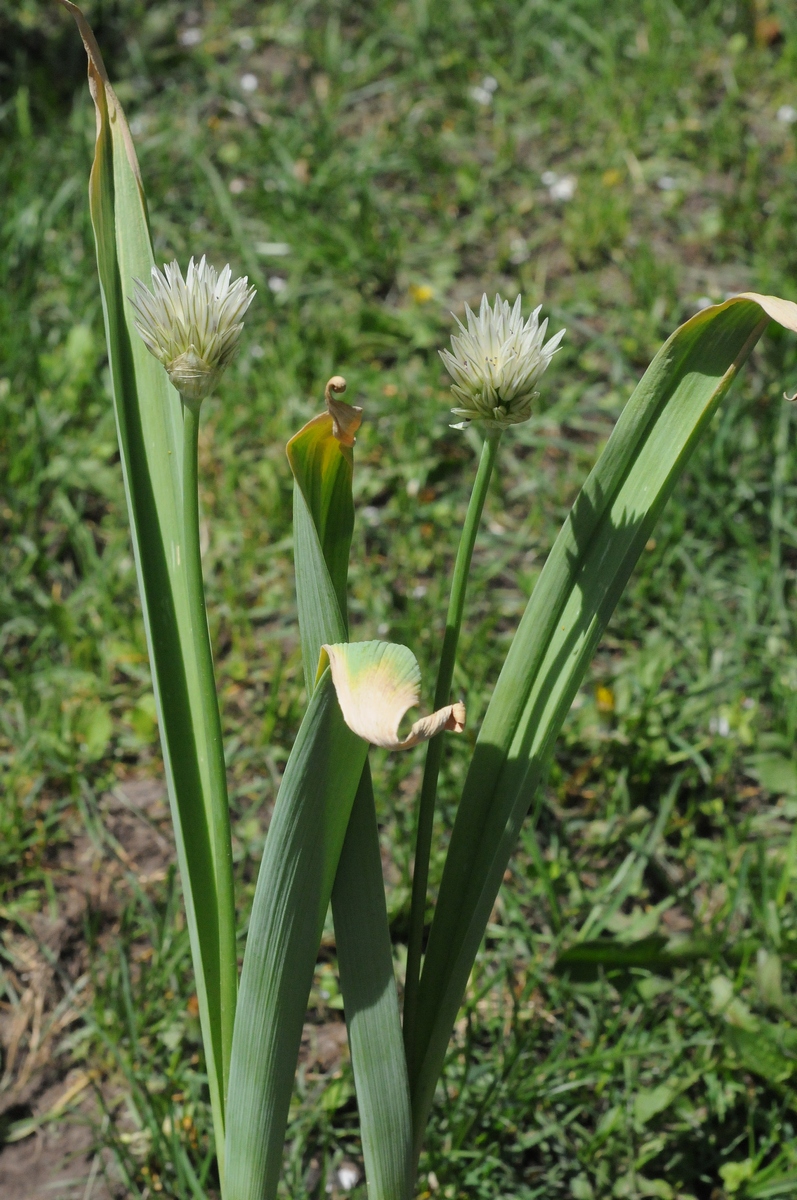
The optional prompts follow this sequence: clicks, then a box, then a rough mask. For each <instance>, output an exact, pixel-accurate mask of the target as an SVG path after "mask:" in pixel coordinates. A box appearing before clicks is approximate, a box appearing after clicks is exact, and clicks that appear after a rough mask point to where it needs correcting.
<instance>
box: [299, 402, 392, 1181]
mask: <svg viewBox="0 0 797 1200" xmlns="http://www.w3.org/2000/svg"><path fill="white" fill-rule="evenodd" d="M342 382H343V381H342V380H336V381H334V383H335V384H337V386H333V381H332V380H330V383H329V384H328V385H327V404H328V408H329V409H330V412H329V413H328V414H324V415H323V416H321V417H316V418H315V419H314V420H313V421H310V422H309V423H308V424H307V425H305V427H304V428H303V429H302V430H300V431H299V433H298V434H297V435H296V436H295V437H294V438H292V439H291V441H290V442H289V443H288V458H289V460H290V463H291V467H292V469H293V472H294V476H295V485H294V554H295V561H296V591H297V598H298V608H299V624H300V630H301V636H302V653H303V655H304V666H305V678H306V680H307V687H308V692H312V690H313V687H314V686H315V680H316V667H317V664H318V662H319V657H320V653H321V647H322V645H323V644H324V643H340V642H343V641H345V640H346V637H347V624H346V585H347V578H348V559H349V549H350V543H351V535H352V528H353V520H354V504H353V501H352V495H351V483H352V452H351V447H350V443H351V440H352V435H353V432H354V429H355V428H356V425H357V424H358V423H359V410H354V409H352V410H351V413H350V412H348V411H347V409H348V408H349V406H347V405H344V404H343V403H342V402H341V401H334V400H333V401H332V402H330V392H331V391H342V387H341V386H340V385H341V384H342ZM352 414H353V415H352ZM341 436H342V441H341ZM332 916H333V920H334V923H335V938H336V942H337V953H338V964H339V967H340V974H341V987H342V991H343V1002H344V1006H345V1013H346V1024H347V1027H348V1034H349V1044H350V1047H351V1056H352V1066H353V1069H354V1081H355V1085H356V1088H357V1103H358V1107H359V1112H360V1129H361V1134H362V1142H363V1157H364V1159H365V1172H366V1177H367V1180H368V1188H369V1196H370V1200H410V1197H411V1195H412V1122H411V1119H410V1102H409V1081H408V1078H407V1064H406V1061H405V1058H404V1045H403V1039H402V1034H401V1018H400V1014H399V1003H398V994H397V991H396V981H395V976H394V973H393V954H392V947H391V943H390V930H389V927H388V920H387V907H386V903H385V892H384V884H383V880H382V857H381V853H380V848H379V829H378V826H377V821H376V808H375V805H374V794H373V787H372V784H371V773H370V769H369V767H368V763H367V762H366V764H365V768H364V770H363V775H362V778H361V780H360V786H359V789H358V792H357V798H356V800H355V803H354V807H353V809H352V814H351V817H350V819H349V826H348V829H347V831H346V839H345V842H344V846H343V851H342V853H341V858H340V863H339V865H338V873H337V877H336V879H335V886H334V889H333V892H332Z"/></svg>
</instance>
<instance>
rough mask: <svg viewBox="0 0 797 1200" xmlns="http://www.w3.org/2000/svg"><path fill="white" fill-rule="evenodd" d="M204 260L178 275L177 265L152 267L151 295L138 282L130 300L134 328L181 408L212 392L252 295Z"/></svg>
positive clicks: (242, 282)
mask: <svg viewBox="0 0 797 1200" xmlns="http://www.w3.org/2000/svg"><path fill="white" fill-rule="evenodd" d="M231 277H232V272H231V271H230V267H229V265H228V266H226V267H225V268H224V270H223V271H222V272H221V274H217V273H216V271H215V269H214V268H213V267H211V266H208V264H207V262H206V261H205V256H204V255H203V256H202V259H201V261H200V263H199V265H198V266H197V264H196V263H195V262H194V260H193V258H192V259H191V261H190V263H189V264H188V270H187V271H186V274H185V279H183V274H182V272H181V270H180V268H179V266H178V264H177V263H176V262H173V263H170V264H168V265H166V264H165V265H164V268H163V271H159V270H158V268H157V267H153V268H152V287H153V290H152V291H150V290H149V288H148V287H147V286H146V284H144V283H142V281H141V280H140V279H136V280H135V285H136V292H135V295H134V296H132V297H131V303H132V305H133V308H134V310H135V325H136V329H137V330H138V332H139V333H140V334H141V337H142V338H143V340H144V344H145V345H146V347H147V349H148V350H149V351H150V353H151V354H154V355H155V357H156V358H157V359H158V361H159V362H161V363H163V365H164V367H165V368H166V370H167V372H168V374H169V378H170V379H171V381H172V383H173V384H174V386H175V387H176V388H177V390H178V392H179V393H180V395H181V396H182V398H183V400H184V401H185V402H186V404H200V403H201V402H202V401H203V400H204V398H205V396H207V395H208V394H209V393H210V392H212V391H213V388H214V387H215V386H216V384H217V383H218V381H219V379H220V377H221V375H222V372H223V371H224V370H225V368H226V367H227V366H228V365H229V363H230V362H231V361H232V359H233V357H234V356H235V352H236V350H237V349H238V342H239V339H240V336H241V330H242V329H243V327H244V326H243V318H244V314H245V313H246V310H247V309H248V307H249V305H250V304H251V303H252V300H253V299H254V295H255V289H254V288H253V287H248V286H247V285H248V281H247V278H246V276H244V277H243V278H242V279H236V280H235V282H234V283H233V282H231Z"/></svg>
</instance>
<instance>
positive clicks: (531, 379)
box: [440, 296, 565, 429]
mask: <svg viewBox="0 0 797 1200" xmlns="http://www.w3.org/2000/svg"><path fill="white" fill-rule="evenodd" d="M465 313H466V315H467V321H468V327H467V329H466V328H465V326H464V325H463V324H462V322H461V321H460V320H459V319H458V318H455V320H456V322H457V325H458V326H459V329H460V332H459V334H454V335H453V337H452V338H451V350H441V351H440V357H441V358H442V360H443V362H444V363H445V365H446V370H447V371H448V373H449V375H450V376H451V377H452V379H453V380H454V383H453V385H452V387H451V391H452V392H453V393H454V395H455V396H456V398H457V399H458V400H459V401H460V404H461V407H459V408H452V410H451V411H452V412H453V414H454V416H455V417H461V418H462V421H461V422H460V423H459V424H457V425H455V426H453V428H454V429H465V428H466V427H467V425H468V424H469V422H471V421H482V422H483V423H484V424H485V425H486V426H490V427H492V428H494V429H504V428H505V427H506V426H507V425H517V424H519V422H521V421H528V419H529V417H530V416H531V406H532V403H533V401H534V400H536V398H537V396H539V392H538V391H537V390H536V385H537V382H538V381H539V379H540V377H541V376H542V374H543V372H544V371H545V369H546V367H547V366H548V364H549V362H550V361H551V358H552V357H553V355H554V352H555V351H556V349H557V348H558V346H559V343H560V342H561V340H562V338H563V337H564V332H565V331H564V329H562V330H560V332H559V333H557V334H554V336H553V337H552V338H551V339H550V340H549V341H548V342H547V343H545V331H546V329H547V328H548V321H547V320H545V321H543V322H542V324H540V321H539V316H540V309H539V308H536V309H535V310H534V312H533V313H532V314H531V316H530V317H529V319H528V321H526V322H525V324H524V321H523V317H522V315H521V312H520V296H518V298H517V300H516V301H515V303H514V306H513V307H512V308H510V307H509V301H508V300H502V299H501V297H500V296H496V298H495V305H494V306H493V307H492V308H491V307H490V305H489V302H488V300H487V297H486V296H482V302H481V307H480V308H479V315H478V317H477V316H476V315H475V313H473V312H471V310H470V308H468V306H467V305H465ZM544 343H545V344H544ZM452 351H453V353H452Z"/></svg>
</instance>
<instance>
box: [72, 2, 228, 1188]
mask: <svg viewBox="0 0 797 1200" xmlns="http://www.w3.org/2000/svg"><path fill="white" fill-rule="evenodd" d="M62 3H63V4H64V7H65V8H67V9H68V10H69V12H70V13H71V14H72V15H73V17H74V18H75V20H76V22H77V24H78V28H79V30H80V34H81V36H82V38H83V42H84V44H85V47H86V52H87V54H88V60H89V86H90V88H91V93H92V96H93V98H94V103H95V107H96V113H97V141H96V146H95V154H94V164H93V166H92V169H91V178H90V184H89V201H90V208H91V220H92V224H93V227H94V237H95V244H96V250H97V266H98V269H99V277H100V290H101V294H102V305H103V313H104V316H105V332H106V338H107V343H108V359H109V365H110V373H111V383H112V388H113V402H114V410H115V414H116V425H117V431H118V435H119V449H120V454H121V460H122V473H123V476H124V484H125V494H126V496H127V505H128V511H129V515H130V527H131V535H132V541H133V550H134V554H135V561H136V571H137V575H138V585H139V591H140V595H141V607H142V612H143V616H144V626H145V629H146V634H147V645H148V648H149V657H150V664H151V668H152V683H153V690H154V693H155V701H156V705H157V711H158V724H159V730H160V738H161V746H162V749H163V759H164V767H165V771H166V781H167V785H168V790H169V800H170V803H171V810H172V819H173V821H174V828H175V834H176V842H177V856H178V861H179V864H180V874H181V878H182V883H183V893H184V896H185V906H186V914H187V918H188V927H189V931H190V936H191V950H192V954H193V961H194V969H195V973H196V983H197V994H198V997H199V1010H200V1019H201V1023H202V1035H203V1039H204V1043H205V1053H206V1060H207V1069H208V1077H209V1082H210V1095H211V1103H212V1106H213V1117H214V1127H215V1132H216V1141H217V1150H218V1153H219V1156H220V1166H221V1167H222V1169H223V1151H224V1092H225V1076H226V1070H227V1065H228V1062H229V1051H230V1046H231V1044H232V1027H233V1020H234V1016H235V995H236V987H237V956H236V946H235V923H234V904H233V891H232V851H231V844H230V830H229V816H228V810H227V796H226V787H225V783H224V754H223V747H222V742H221V727H220V722H219V713H218V704H217V700H216V696H215V693H213V694H207V690H206V689H203V688H202V687H201V686H200V682H199V681H200V673H201V672H200V664H201V663H202V662H204V663H205V664H206V665H207V663H208V661H209V659H210V643H209V639H208V630H207V625H206V624H204V625H202V626H200V627H197V626H196V625H195V623H192V619H191V606H190V604H189V596H188V580H187V577H186V569H185V566H186V552H185V547H186V529H185V525H184V520H183V517H184V514H183V502H182V487H181V482H182V481H181V472H182V458H183V455H182V450H183V428H182V406H181V402H180V398H179V396H178V394H177V392H176V391H175V390H174V388H173V387H172V386H171V384H170V383H169V380H168V378H167V375H166V372H165V371H164V370H163V368H162V367H161V366H160V364H159V363H158V362H156V360H155V359H154V358H153V357H152V355H151V354H150V353H149V352H148V351H147V349H146V348H145V346H144V343H143V342H142V340H141V338H140V337H139V336H138V334H137V333H136V331H135V328H134V325H133V317H132V312H131V307H130V301H129V297H130V296H131V295H132V294H133V280H134V278H136V277H138V278H141V279H147V278H149V274H150V269H151V267H152V265H153V257H152V247H151V244H150V236H149V226H148V221H147V211H146V201H145V198H144V190H143V187H142V184H141V178H140V174H139V170H138V164H137V162H136V156H135V151H134V149H133V142H132V139H131V136H130V131H129V129H128V127H127V122H126V121H125V116H124V112H123V111H122V107H121V105H120V104H119V101H118V99H117V97H116V95H115V93H114V91H113V88H112V87H111V86H110V84H109V82H108V77H107V75H106V72H105V67H104V65H103V62H102V58H101V56H100V52H99V49H98V48H97V43H96V41H95V39H94V35H93V34H92V31H91V29H90V28H89V26H88V24H87V22H86V20H85V18H84V17H83V14H82V13H81V12H80V10H79V9H78V8H77V7H76V6H75V5H74V4H71V3H69V0H62ZM211 670H212V664H211Z"/></svg>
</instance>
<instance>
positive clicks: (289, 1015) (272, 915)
mask: <svg viewBox="0 0 797 1200" xmlns="http://www.w3.org/2000/svg"><path fill="white" fill-rule="evenodd" d="M367 753H368V746H367V743H366V742H364V741H363V740H362V738H359V737H357V735H356V734H354V733H352V732H351V730H350V729H349V728H348V726H347V725H346V723H345V721H344V720H343V716H342V714H341V711H340V706H339V705H338V702H337V698H336V695H335V688H334V685H333V683H332V678H331V674H330V672H329V671H326V672H325V673H324V675H323V676H322V678H321V680H320V682H319V684H318V686H317V687H316V689H315V691H314V692H313V696H312V699H311V701H310V704H309V707H308V709H307V712H306V713H305V717H304V720H303V721H302V725H301V728H300V730H299V733H298V736H297V738H296V742H295V743H294V747H293V750H292V751H291V756H290V758H289V759H288V764H287V766H286V768H285V774H284V776H283V779H282V784H281V786H280V790H279V795H278V797H277V803H276V806H275V808H274V815H273V817H272V818H271V825H270V826H269V831H268V836H267V838H266V845H265V849H264V852H263V861H262V862H261V864H260V871H259V873H258V878H257V887H256V889H255V898H254V903H253V906H252V916H251V919H250V922H249V932H248V935H247V940H246V953H245V955H244V965H243V971H242V973H241V987H240V993H239V996H238V1010H237V1015H236V1019H235V1033H234V1036H233V1045H232V1063H231V1066H230V1086H229V1095H228V1101H227V1155H226V1159H227V1176H226V1183H225V1189H224V1197H225V1200H264V1198H266V1200H268V1198H270V1197H273V1196H275V1195H276V1191H277V1183H278V1180H279V1174H280V1167H281V1165H282V1148H283V1141H284V1138H285V1126H286V1123H287V1119H288V1109H289V1106H290V1099H291V1090H292V1088H293V1078H294V1074H295V1071H296V1060H297V1058H298V1055H299V1046H300V1043H301V1037H302V1024H303V1022H304V1014H305V1011H306V1008H307V997H308V995H309V993H310V987H311V984H312V981H313V971H314V969H315V963H316V957H317V954H318V947H319V944H320V942H321V934H322V932H323V929H324V917H325V916H326V912H327V908H328V906H329V901H330V896H331V894H332V885H333V882H334V879H335V871H336V870H337V866H338V859H339V857H340V852H341V848H342V846H343V839H344V837H345V834H346V827H347V825H348V822H349V815H350V813H351V808H352V803H353V801H354V796H355V793H356V791H357V787H358V784H359V782H360V778H361V776H362V771H363V766H364V764H365V760H366V755H367Z"/></svg>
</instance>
